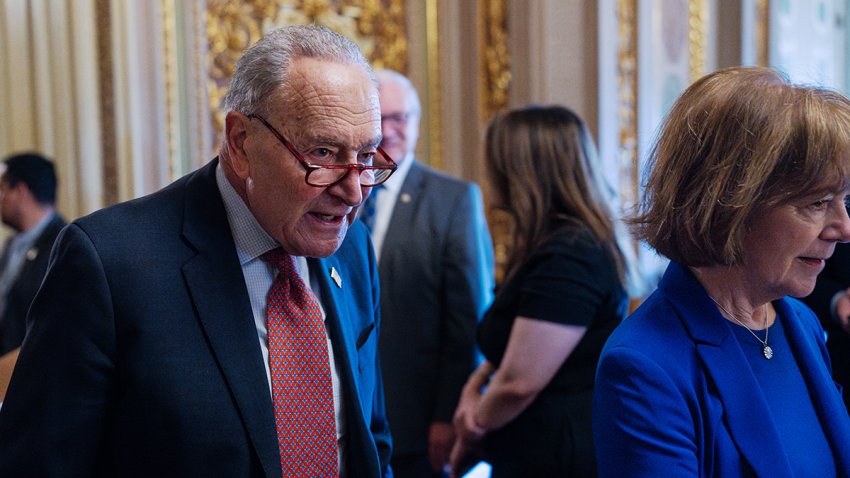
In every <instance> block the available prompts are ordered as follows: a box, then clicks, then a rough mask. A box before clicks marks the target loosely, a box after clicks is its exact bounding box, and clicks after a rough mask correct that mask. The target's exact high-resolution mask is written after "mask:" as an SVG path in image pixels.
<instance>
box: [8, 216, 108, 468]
mask: <svg viewBox="0 0 850 478" xmlns="http://www.w3.org/2000/svg"><path fill="white" fill-rule="evenodd" d="M28 327H29V331H28V334H27V338H26V340H25V341H24V345H23V346H22V347H21V352H20V355H19V357H18V362H17V365H16V367H15V372H14V374H13V375H12V380H11V383H10V384H9V390H8V392H7V394H6V397H5V400H4V402H3V407H2V409H0V476H16V475H19V474H20V473H22V470H25V472H26V473H28V474H31V475H32V476H51V475H55V474H63V475H67V476H95V475H97V470H98V467H99V466H102V465H103V463H102V462H101V460H102V459H103V451H104V447H105V446H108V444H107V443H104V434H105V427H106V426H107V424H106V421H107V417H108V414H109V412H110V399H111V398H112V396H111V394H112V393H113V388H114V369H115V327H114V311H113V308H112V301H111V296H110V291H109V285H108V283H107V280H106V275H105V273H104V270H103V267H102V265H101V262H100V257H99V256H98V253H97V251H96V250H95V248H94V245H93V244H92V243H91V241H90V240H89V239H88V236H87V235H86V234H85V232H83V231H82V230H81V229H80V228H79V227H77V226H76V225H70V226H68V227H67V228H66V229H65V230H64V231H63V232H62V234H61V235H60V236H59V239H58V240H57V244H56V246H55V247H54V249H53V252H52V253H51V257H50V267H49V269H48V273H47V275H46V276H45V279H44V282H43V284H42V287H41V289H40V290H39V292H38V294H37V295H36V297H35V299H34V301H33V303H32V307H31V309H30V314H29V318H28Z"/></svg>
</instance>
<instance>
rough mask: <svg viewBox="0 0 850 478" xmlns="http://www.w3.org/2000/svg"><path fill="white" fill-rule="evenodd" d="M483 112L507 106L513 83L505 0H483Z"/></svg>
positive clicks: (485, 115) (490, 114) (488, 115)
mask: <svg viewBox="0 0 850 478" xmlns="http://www.w3.org/2000/svg"><path fill="white" fill-rule="evenodd" d="M480 8H481V9H482V12H481V13H482V18H483V20H484V21H483V28H482V31H481V37H482V45H483V51H482V52H481V61H482V75H481V81H482V88H481V91H482V98H481V99H482V101H481V108H482V114H483V116H484V118H485V119H487V118H489V117H490V116H492V115H493V114H494V113H496V112H498V111H499V110H502V109H504V108H506V107H507V106H508V91H509V87H510V83H511V70H510V54H509V53H508V31H507V30H508V29H507V16H506V9H507V5H506V4H505V0H481V4H480Z"/></svg>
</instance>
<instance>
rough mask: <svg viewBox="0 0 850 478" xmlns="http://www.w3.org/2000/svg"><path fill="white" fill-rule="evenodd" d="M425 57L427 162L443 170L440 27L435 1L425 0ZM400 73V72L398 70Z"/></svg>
mask: <svg viewBox="0 0 850 478" xmlns="http://www.w3.org/2000/svg"><path fill="white" fill-rule="evenodd" d="M425 55H426V59H425V61H426V69H427V71H428V77H427V84H428V160H429V163H430V165H431V166H433V167H435V168H437V169H442V168H443V152H442V146H443V144H442V136H441V133H442V129H441V128H442V122H441V121H440V119H441V118H442V116H443V102H442V98H443V95H442V84H441V82H440V25H439V22H438V15H437V0H425ZM399 71H402V70H399Z"/></svg>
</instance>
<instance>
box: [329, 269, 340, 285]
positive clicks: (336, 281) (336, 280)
mask: <svg viewBox="0 0 850 478" xmlns="http://www.w3.org/2000/svg"><path fill="white" fill-rule="evenodd" d="M331 279H333V280H334V284H336V286H337V287H339V288H340V289H342V277H340V276H339V272H337V271H336V267H331Z"/></svg>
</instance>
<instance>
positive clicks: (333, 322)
mask: <svg viewBox="0 0 850 478" xmlns="http://www.w3.org/2000/svg"><path fill="white" fill-rule="evenodd" d="M308 262H309V264H310V275H311V276H313V275H314V274H315V277H316V281H317V282H318V283H319V290H320V292H321V294H322V306H323V307H324V309H325V315H326V318H325V321H326V323H327V327H328V335H329V336H330V339H331V344H332V345H333V348H334V360H335V361H337V362H338V363H337V368H338V369H339V374H340V381H341V382H342V386H343V388H344V389H345V393H346V394H349V393H353V394H354V395H356V396H359V392H360V391H359V389H358V384H357V381H356V380H354V377H353V375H352V367H353V365H354V364H357V348H356V346H355V344H354V333H355V332H354V330H352V328H351V321H350V320H346V319H347V317H345V316H343V314H344V310H341V309H340V306H339V304H345V303H346V297H345V292H346V288H345V283H344V282H341V286H337V285H336V283H334V282H332V281H333V279H332V278H331V269H334V270H336V271H337V273H339V271H340V270H341V269H340V265H339V262H338V260H337V259H336V257H333V256H331V257H329V258H326V259H315V258H311V259H308ZM358 414H359V411H358Z"/></svg>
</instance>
